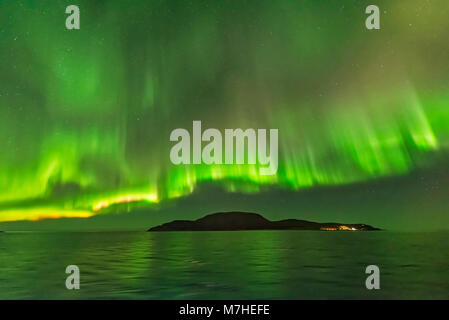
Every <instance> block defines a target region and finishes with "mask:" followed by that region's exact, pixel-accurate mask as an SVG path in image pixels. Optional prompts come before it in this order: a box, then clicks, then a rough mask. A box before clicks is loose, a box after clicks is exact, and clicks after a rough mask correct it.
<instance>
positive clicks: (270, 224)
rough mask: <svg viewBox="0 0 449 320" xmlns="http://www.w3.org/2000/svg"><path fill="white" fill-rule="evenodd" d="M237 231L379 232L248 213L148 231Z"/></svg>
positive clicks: (176, 223) (361, 226)
mask: <svg viewBox="0 0 449 320" xmlns="http://www.w3.org/2000/svg"><path fill="white" fill-rule="evenodd" d="M238 230H332V231H334V230H357V231H373V230H380V229H378V228H374V227H372V226H369V225H366V224H342V223H334V222H329V223H318V222H312V221H306V220H296V219H287V220H280V221H270V220H268V219H265V218H264V217H262V216H261V215H260V214H257V213H250V212H219V213H213V214H209V215H207V216H204V217H202V218H200V219H197V220H195V221H191V220H175V221H172V222H168V223H164V224H162V225H160V226H157V227H153V228H150V229H149V230H148V231H238Z"/></svg>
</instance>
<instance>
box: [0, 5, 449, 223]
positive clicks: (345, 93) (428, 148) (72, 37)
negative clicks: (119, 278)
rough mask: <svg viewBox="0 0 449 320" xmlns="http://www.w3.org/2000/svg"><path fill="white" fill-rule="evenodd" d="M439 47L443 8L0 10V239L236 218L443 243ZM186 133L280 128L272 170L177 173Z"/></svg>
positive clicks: (447, 171) (446, 131) (445, 122)
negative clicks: (412, 234)
mask: <svg viewBox="0 0 449 320" xmlns="http://www.w3.org/2000/svg"><path fill="white" fill-rule="evenodd" d="M71 4H77V5H79V7H80V10H81V29H80V30H67V29H66V27H65V19H66V17H67V16H68V15H67V14H65V8H66V6H68V5H71ZM370 4H376V5H378V6H379V7H380V11H381V29H380V30H367V29H366V27H365V19H366V17H367V15H366V14H365V8H366V7H367V6H368V5H370ZM448 39H449V6H448V4H447V0H430V1H423V0H407V1H406V2H404V1H384V0H376V1H361V0H343V1H338V3H337V1H334V2H329V1H320V0H316V1H305V0H294V1H293V0H291V1H290V0H280V1H271V0H270V1H268V0H258V1H243V0H242V1H224V0H220V1H219V0H207V1H163V0H158V1H156V0H152V1H143V0H142V1H123V0H108V1H100V0H89V1H84V0H79V1H54V0H39V1H37V0H36V1H31V0H29V1H23V0H17V1H5V0H0V150H1V152H0V222H5V223H3V224H0V228H1V229H3V230H6V229H8V230H9V229H11V230H22V229H27V230H28V229H40V228H43V229H60V230H68V229H75V230H78V229H82V230H84V229H89V228H90V229H111V230H112V229H117V230H120V229H123V230H124V229H146V228H147V227H150V226H152V225H154V224H156V223H161V222H167V221H170V220H173V219H180V218H183V219H187V218H189V219H190V218H199V217H200V216H202V215H204V214H205V213H209V212H215V211H220V210H248V211H256V212H259V213H262V214H264V216H266V217H267V218H271V219H282V218H298V219H301V218H302V219H309V220H315V221H338V222H347V223H358V222H362V223H371V224H374V225H376V226H379V227H382V228H387V229H399V230H400V229H407V230H409V229H410V230H436V229H447V228H448V226H449V212H448V210H449V198H448V190H449V166H448V165H449V156H448V155H449V154H448V150H449V43H448ZM193 120H201V121H202V125H203V127H204V128H217V129H220V130H224V129H225V128H243V129H246V128H256V129H257V128H266V129H270V128H277V129H279V169H278V171H277V174H276V175H272V176H262V175H260V173H259V168H258V166H257V165H205V164H202V165H181V166H175V165H173V164H172V163H171V162H170V158H169V154H170V148H171V147H172V146H173V142H170V141H169V136H170V132H171V131H172V130H173V129H176V128H186V129H188V130H189V131H191V128H192V121H193ZM62 217H72V218H73V219H45V218H62ZM88 217H90V218H88ZM80 218H82V219H80ZM86 218H88V219H86ZM19 220H33V221H32V222H29V221H27V222H16V221H19ZM34 220H40V221H34Z"/></svg>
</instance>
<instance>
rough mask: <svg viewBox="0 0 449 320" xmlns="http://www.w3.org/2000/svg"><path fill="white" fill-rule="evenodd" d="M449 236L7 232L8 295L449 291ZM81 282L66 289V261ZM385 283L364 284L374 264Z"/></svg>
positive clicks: (443, 294) (1, 270)
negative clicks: (76, 269) (78, 273)
mask: <svg viewBox="0 0 449 320" xmlns="http://www.w3.org/2000/svg"><path fill="white" fill-rule="evenodd" d="M448 240H449V236H448V234H446V233H443V232H435V233H394V232H387V231H385V232H314V231H239V232H168V233H147V232H101V233H82V232H80V233H3V234H0V298H1V299H328V298H338V299H348V298H351V299H371V298H372V299H380V298H387V299H405V298H411V299H415V298H416V299H430V298H435V299H447V298H449V241H448ZM71 264H75V265H77V266H78V267H79V268H80V271H81V289H80V290H76V291H75V290H73V291H70V290H67V289H66V288H65V279H66V276H67V275H66V274H65V268H66V266H67V265H71ZM369 264H376V265H378V266H379V267H380V270H381V290H377V291H375V290H371V291H368V290H367V289H366V288H365V279H366V276H367V275H365V267H366V266H367V265H369Z"/></svg>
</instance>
